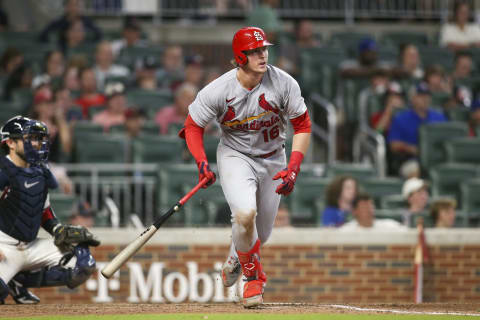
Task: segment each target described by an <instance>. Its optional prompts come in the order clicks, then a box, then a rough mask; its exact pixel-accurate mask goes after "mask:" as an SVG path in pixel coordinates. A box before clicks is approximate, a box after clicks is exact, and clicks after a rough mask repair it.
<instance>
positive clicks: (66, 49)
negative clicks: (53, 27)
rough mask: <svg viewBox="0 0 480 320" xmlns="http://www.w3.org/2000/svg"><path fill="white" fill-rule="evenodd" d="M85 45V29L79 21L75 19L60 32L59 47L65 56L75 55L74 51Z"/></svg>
mask: <svg viewBox="0 0 480 320" xmlns="http://www.w3.org/2000/svg"><path fill="white" fill-rule="evenodd" d="M85 43H86V35H85V28H84V26H83V22H82V20H80V19H76V20H74V21H71V22H69V23H68V24H67V27H66V29H65V30H63V31H62V34H61V37H60V44H59V47H60V48H61V49H62V51H63V53H64V54H65V55H67V56H72V55H74V54H75V50H77V49H78V48H79V47H81V46H82V45H84V44H85Z"/></svg>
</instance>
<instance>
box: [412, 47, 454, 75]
mask: <svg viewBox="0 0 480 320" xmlns="http://www.w3.org/2000/svg"><path fill="white" fill-rule="evenodd" d="M419 52H420V57H421V60H422V65H423V66H425V67H428V66H429V65H432V64H438V65H440V66H442V67H443V68H445V69H446V71H450V70H452V69H453V63H454V54H453V53H452V52H451V51H450V50H448V49H446V48H441V47H436V46H420V47H419Z"/></svg>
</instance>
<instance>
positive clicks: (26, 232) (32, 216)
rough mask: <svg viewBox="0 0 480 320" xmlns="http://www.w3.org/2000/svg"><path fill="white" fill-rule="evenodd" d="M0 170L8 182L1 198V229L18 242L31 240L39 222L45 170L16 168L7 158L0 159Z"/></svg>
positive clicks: (42, 205) (45, 186)
mask: <svg viewBox="0 0 480 320" xmlns="http://www.w3.org/2000/svg"><path fill="white" fill-rule="evenodd" d="M0 169H1V170H2V171H3V172H4V173H5V174H6V175H7V176H8V182H9V186H8V187H7V188H6V189H5V191H4V193H3V194H2V196H1V198H0V230H1V231H2V232H4V233H6V234H8V235H9V236H11V237H13V238H15V239H17V240H19V241H24V242H30V241H33V240H35V238H36V237H37V234H38V230H39V229H40V226H41V223H42V213H43V207H44V205H45V200H46V198H47V193H48V188H47V183H46V176H47V174H46V172H45V171H46V170H48V169H44V168H40V167H32V168H19V167H17V166H15V164H13V163H12V162H11V161H10V160H8V159H7V158H6V157H1V158H0Z"/></svg>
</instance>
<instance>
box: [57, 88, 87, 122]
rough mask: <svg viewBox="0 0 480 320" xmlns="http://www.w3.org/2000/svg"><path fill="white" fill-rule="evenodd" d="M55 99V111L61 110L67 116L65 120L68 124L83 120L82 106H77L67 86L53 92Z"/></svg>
mask: <svg viewBox="0 0 480 320" xmlns="http://www.w3.org/2000/svg"><path fill="white" fill-rule="evenodd" d="M53 99H54V105H55V110H57V109H61V110H63V113H64V114H65V119H66V120H67V122H68V123H71V122H75V121H79V120H82V119H83V114H82V110H81V108H80V106H77V105H75V102H74V101H73V99H72V96H71V94H70V89H68V88H67V87H66V86H65V85H63V86H60V87H57V88H56V89H55V90H54V92H53Z"/></svg>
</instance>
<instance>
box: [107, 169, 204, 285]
mask: <svg viewBox="0 0 480 320" xmlns="http://www.w3.org/2000/svg"><path fill="white" fill-rule="evenodd" d="M207 181H208V178H203V180H202V181H200V182H199V183H198V184H197V185H196V186H195V187H193V189H192V190H190V191H189V192H188V193H187V194H186V195H185V196H184V197H183V198H182V199H180V201H178V202H177V203H176V204H175V205H174V206H173V207H171V208H170V209H169V210H168V211H167V212H166V213H164V214H163V215H161V216H160V217H159V218H158V219H157V220H156V221H155V222H154V223H153V224H152V225H151V226H150V227H148V228H147V229H146V230H145V231H143V232H142V234H141V235H140V236H139V237H138V238H137V239H135V241H133V242H132V243H130V244H129V245H128V246H127V247H126V248H125V249H123V250H122V251H120V253H119V254H117V255H116V256H115V257H114V258H113V260H112V261H110V263H109V264H107V265H106V266H105V267H104V268H103V269H102V275H103V276H104V277H105V278H107V279H108V278H110V277H111V276H112V275H113V274H114V273H115V272H116V271H117V270H118V269H120V267H121V266H123V264H124V263H125V262H127V260H128V259H130V258H131V257H132V256H133V255H134V254H135V253H136V252H137V251H138V250H140V248H141V247H143V245H144V244H145V243H146V242H147V241H148V240H150V238H151V237H152V236H153V235H154V234H155V232H157V230H158V229H159V228H160V226H161V225H162V224H163V223H164V222H165V221H167V219H168V218H170V216H171V215H172V214H174V213H175V212H177V211H178V210H180V208H181V207H182V206H183V205H184V204H185V203H186V202H187V201H188V200H189V199H190V198H191V197H192V196H193V195H194V194H195V193H196V192H197V191H198V190H199V189H200V188H201V187H203V185H204V184H205V183H207Z"/></svg>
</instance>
